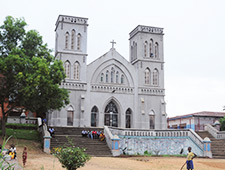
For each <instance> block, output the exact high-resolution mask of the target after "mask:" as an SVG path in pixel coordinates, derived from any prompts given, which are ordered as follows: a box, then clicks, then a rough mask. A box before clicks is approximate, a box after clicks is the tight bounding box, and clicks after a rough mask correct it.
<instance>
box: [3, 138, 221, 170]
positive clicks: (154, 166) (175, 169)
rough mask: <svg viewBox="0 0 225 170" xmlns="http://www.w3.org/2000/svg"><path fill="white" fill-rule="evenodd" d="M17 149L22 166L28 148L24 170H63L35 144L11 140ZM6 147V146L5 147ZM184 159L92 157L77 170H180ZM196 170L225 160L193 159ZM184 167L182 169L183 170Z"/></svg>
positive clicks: (211, 169)
mask: <svg viewBox="0 0 225 170" xmlns="http://www.w3.org/2000/svg"><path fill="white" fill-rule="evenodd" d="M11 143H15V144H16V147H17V160H18V161H19V164H20V165H22V152H23V147H24V146H27V148H28V159H27V164H26V167H25V168H24V170H65V168H62V166H61V164H60V162H59V161H58V160H57V158H55V157H54V156H53V155H49V154H46V153H43V152H42V151H41V149H40V148H41V146H40V144H39V143H36V142H28V141H23V140H16V141H13V140H11V141H10V142H9V144H11ZM7 147H8V146H7ZM184 162H185V158H176V157H129V158H113V157H92V158H91V160H90V161H88V162H87V163H86V164H85V166H84V167H82V168H79V170H180V168H181V166H182V165H183V164H184ZM194 167H195V169H196V170H224V169H225V159H203V158H196V159H194ZM184 169H186V167H184V168H183V170H184Z"/></svg>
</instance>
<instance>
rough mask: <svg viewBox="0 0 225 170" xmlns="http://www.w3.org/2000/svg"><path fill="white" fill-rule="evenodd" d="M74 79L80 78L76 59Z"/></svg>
mask: <svg viewBox="0 0 225 170" xmlns="http://www.w3.org/2000/svg"><path fill="white" fill-rule="evenodd" d="M74 79H75V80H79V79H80V64H79V63H78V62H77V61H76V62H75V63H74Z"/></svg>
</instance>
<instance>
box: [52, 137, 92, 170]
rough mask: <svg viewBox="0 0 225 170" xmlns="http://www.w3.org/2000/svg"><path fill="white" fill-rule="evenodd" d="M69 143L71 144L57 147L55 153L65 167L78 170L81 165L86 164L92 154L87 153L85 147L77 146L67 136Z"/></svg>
mask: <svg viewBox="0 0 225 170" xmlns="http://www.w3.org/2000/svg"><path fill="white" fill-rule="evenodd" d="M67 140H68V143H69V144H70V145H71V146H69V147H68V146H67V147H64V146H62V147H60V148H56V149H55V151H53V152H54V155H55V156H56V157H57V158H58V159H59V162H60V163H61V164H62V167H63V168H66V169H67V170H76V169H78V168H79V167H82V166H84V165H85V163H86V161H88V160H89V159H90V156H89V155H88V154H86V153H85V149H81V148H79V147H75V146H74V145H73V142H72V141H71V140H70V139H69V138H67Z"/></svg>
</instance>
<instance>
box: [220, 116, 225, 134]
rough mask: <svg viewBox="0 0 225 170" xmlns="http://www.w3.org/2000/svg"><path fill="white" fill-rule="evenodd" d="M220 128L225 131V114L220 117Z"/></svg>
mask: <svg viewBox="0 0 225 170" xmlns="http://www.w3.org/2000/svg"><path fill="white" fill-rule="evenodd" d="M220 130H221V131H225V116H224V117H223V118H221V119H220Z"/></svg>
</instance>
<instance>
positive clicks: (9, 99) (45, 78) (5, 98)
mask: <svg viewBox="0 0 225 170" xmlns="http://www.w3.org/2000/svg"><path fill="white" fill-rule="evenodd" d="M26 25H27V24H26V22H25V21H24V19H23V18H22V19H14V18H13V17H11V16H7V17H6V19H5V21H4V24H3V25H2V26H0V106H1V108H2V112H3V119H5V117H6V116H7V115H8V113H9V112H10V111H11V110H12V109H14V108H15V107H24V108H25V109H28V110H30V111H33V112H36V113H37V114H38V115H42V114H43V113H46V112H47V111H48V110H51V109H54V110H55V109H60V108H62V107H63V106H65V105H66V104H68V103H69V95H68V91H67V90H66V89H64V88H60V83H61V82H62V81H63V80H64V78H65V73H64V69H63V63H62V61H60V60H57V59H55V58H54V57H53V56H52V55H51V50H50V49H48V47H47V44H44V43H43V40H42V36H40V35H39V33H38V32H37V31H35V30H30V31H27V32H26V30H25V26H26ZM5 105H7V108H8V109H7V110H5V109H4V108H5Z"/></svg>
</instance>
